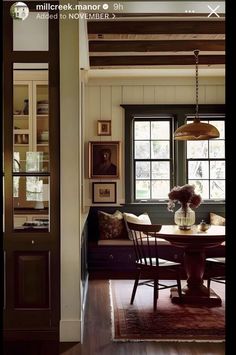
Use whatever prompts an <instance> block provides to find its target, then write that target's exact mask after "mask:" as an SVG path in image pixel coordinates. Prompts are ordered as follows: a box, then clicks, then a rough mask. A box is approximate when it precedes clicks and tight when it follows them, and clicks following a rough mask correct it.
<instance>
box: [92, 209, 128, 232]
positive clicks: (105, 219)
mask: <svg viewBox="0 0 236 355" xmlns="http://www.w3.org/2000/svg"><path fill="white" fill-rule="evenodd" d="M98 226H99V239H127V238H128V236H127V231H126V228H125V222H124V218H123V214H122V213H121V212H120V211H118V210H117V211H116V212H115V213H113V214H110V213H106V212H103V211H98Z"/></svg>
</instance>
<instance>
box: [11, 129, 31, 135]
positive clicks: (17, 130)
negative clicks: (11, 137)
mask: <svg viewBox="0 0 236 355" xmlns="http://www.w3.org/2000/svg"><path fill="white" fill-rule="evenodd" d="M29 133H30V131H29V129H23V128H22V129H21V128H17V129H14V134H29Z"/></svg>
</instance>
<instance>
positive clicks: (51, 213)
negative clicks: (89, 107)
mask: <svg viewBox="0 0 236 355" xmlns="http://www.w3.org/2000/svg"><path fill="white" fill-rule="evenodd" d="M49 2H50V1H49ZM53 3H55V1H53ZM56 3H57V4H58V2H57V1H56ZM3 5H4V6H3V11H4V16H3V19H4V24H3V36H4V41H3V42H4V46H3V73H4V78H3V79H4V80H3V158H4V160H3V195H4V199H3V224H4V227H3V254H4V265H3V266H4V270H3V278H4V283H3V286H4V291H3V292H2V294H3V297H4V304H3V339H4V340H6V341H7V342H8V341H11V340H12V341H16V340H17V341H29V340H56V341H58V340H59V320H60V155H59V151H60V149H59V147H60V132H59V121H60V109H59V107H60V102H59V98H60V96H59V94H60V85H59V84H60V83H59V81H60V76H59V17H58V20H57V19H55V18H53V19H51V15H50V16H49V19H48V20H45V24H44V25H45V26H44V29H45V31H42V30H41V31H39V30H38V22H39V21H38V19H37V18H36V17H35V16H34V15H35V14H36V8H35V2H34V1H28V2H27V6H28V8H29V11H30V13H29V22H27V24H25V25H24V26H17V24H19V23H18V22H17V20H13V19H12V17H11V16H9V13H10V7H11V2H9V1H6V2H4V4H3ZM49 14H50V11H49ZM27 21H28V20H27ZM25 26H26V27H25ZM42 43H44V44H46V45H42ZM7 353H8V352H7ZM9 353H10V352H9Z"/></svg>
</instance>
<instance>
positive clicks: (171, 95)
mask: <svg viewBox="0 0 236 355" xmlns="http://www.w3.org/2000/svg"><path fill="white" fill-rule="evenodd" d="M224 102H225V79H224V77H223V76H219V77H200V78H199V103H200V104H223V103H224ZM165 103H166V104H194V103H195V78H194V77H169V76H168V77H153V78H150V77H149V78H144V77H142V78H133V77H130V78H127V77H126V78H125V77H123V78H117V77H111V78H91V79H89V81H88V83H87V85H86V120H85V127H84V141H85V181H84V201H83V203H84V208H85V210H86V209H88V207H89V206H90V205H91V204H92V181H100V180H99V179H96V180H95V179H94V180H93V179H88V159H89V157H88V142H89V141H112V140H114V141H116V140H118V141H121V149H122V159H121V160H122V161H121V178H120V179H119V180H114V181H117V203H118V204H120V203H124V201H125V189H124V181H125V180H124V110H123V108H121V107H120V105H121V104H165ZM101 119H102V120H111V121H112V135H111V136H102V137H101V136H98V135H97V120H101ZM109 180H111V179H109Z"/></svg>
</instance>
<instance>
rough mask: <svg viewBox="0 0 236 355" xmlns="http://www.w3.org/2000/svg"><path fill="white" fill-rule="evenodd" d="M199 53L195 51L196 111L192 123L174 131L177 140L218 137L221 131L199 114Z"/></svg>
mask: <svg viewBox="0 0 236 355" xmlns="http://www.w3.org/2000/svg"><path fill="white" fill-rule="evenodd" d="M198 54H199V50H197V49H196V50H195V51H194V55H195V59H196V113H195V117H194V119H193V122H192V123H186V124H184V125H183V126H180V127H179V128H178V129H177V130H176V131H175V133H174V139H175V140H182V141H184V140H185V141H186V140H189V141H193V140H208V139H212V138H218V137H219V136H220V133H219V131H218V129H217V128H216V127H215V126H213V125H211V124H209V123H203V122H201V121H200V119H199V115H198Z"/></svg>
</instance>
